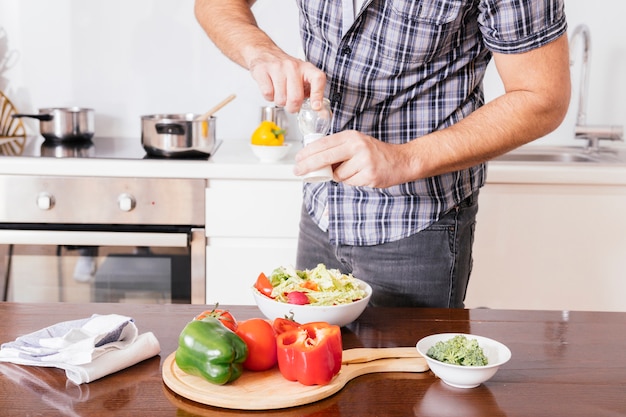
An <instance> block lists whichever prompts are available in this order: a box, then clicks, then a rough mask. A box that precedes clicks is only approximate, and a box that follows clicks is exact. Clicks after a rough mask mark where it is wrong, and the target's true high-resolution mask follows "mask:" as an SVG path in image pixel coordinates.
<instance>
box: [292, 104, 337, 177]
mask: <svg viewBox="0 0 626 417" xmlns="http://www.w3.org/2000/svg"><path fill="white" fill-rule="evenodd" d="M332 118H333V115H332V112H331V110H330V100H328V99H327V98H325V99H324V100H323V102H322V108H321V109H320V110H313V108H312V107H311V102H310V100H309V99H306V100H305V101H304V103H302V107H301V108H300V112H299V113H298V127H299V128H300V133H302V136H303V138H304V146H307V145H308V144H310V143H311V142H314V141H316V140H318V139H319V138H321V137H323V136H326V135H327V134H328V132H329V131H330V126H331V123H332ZM332 179H333V169H332V167H331V166H330V165H329V166H326V167H324V168H322V169H319V170H317V171H313V172H309V173H308V174H305V175H304V176H303V180H304V181H306V182H324V181H330V180H332Z"/></svg>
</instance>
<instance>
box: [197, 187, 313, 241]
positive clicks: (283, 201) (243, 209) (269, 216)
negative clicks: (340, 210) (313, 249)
mask: <svg viewBox="0 0 626 417" xmlns="http://www.w3.org/2000/svg"><path fill="white" fill-rule="evenodd" d="M301 204H302V181H300V180H297V181H287V180H281V181H268V180H263V181H256V180H210V181H209V184H208V188H207V190H206V233H207V236H209V237H257V238H268V237H272V238H274V237H281V238H295V237H297V235H298V224H299V221H300V208H301Z"/></svg>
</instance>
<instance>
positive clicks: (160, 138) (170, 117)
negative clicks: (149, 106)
mask: <svg viewBox="0 0 626 417" xmlns="http://www.w3.org/2000/svg"><path fill="white" fill-rule="evenodd" d="M198 116H199V115H197V114H193V113H185V114H153V115H147V116H142V117H141V144H142V145H143V147H144V149H145V150H146V152H147V153H148V154H149V155H154V156H164V157H173V158H175V157H180V158H184V157H202V156H209V155H211V152H213V150H214V148H215V143H216V140H215V124H216V119H215V117H210V118H208V119H206V120H195V119H196V117H198Z"/></svg>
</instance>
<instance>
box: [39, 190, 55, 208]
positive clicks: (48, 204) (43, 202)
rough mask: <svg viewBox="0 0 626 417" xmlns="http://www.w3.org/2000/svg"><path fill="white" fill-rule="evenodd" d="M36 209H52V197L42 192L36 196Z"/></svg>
mask: <svg viewBox="0 0 626 417" xmlns="http://www.w3.org/2000/svg"><path fill="white" fill-rule="evenodd" d="M37 207H39V208H40V209H41V210H50V209H51V208H52V207H54V196H53V195H52V194H50V193H47V192H45V191H44V192H42V193H39V195H37Z"/></svg>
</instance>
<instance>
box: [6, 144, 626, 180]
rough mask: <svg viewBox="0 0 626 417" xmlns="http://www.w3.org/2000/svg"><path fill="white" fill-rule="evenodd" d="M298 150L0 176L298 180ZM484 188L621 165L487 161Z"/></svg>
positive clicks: (229, 152)
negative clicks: (266, 158)
mask: <svg viewBox="0 0 626 417" xmlns="http://www.w3.org/2000/svg"><path fill="white" fill-rule="evenodd" d="M123 140H125V141H127V143H125V144H124V145H120V144H119V143H120V141H121V140H120V139H115V140H114V139H111V138H96V139H94V143H95V146H96V147H99V148H105V149H106V150H107V151H109V149H110V152H111V153H112V152H113V151H114V150H115V148H116V147H119V146H125V147H129V146H130V147H131V148H132V149H133V151H134V152H136V153H138V154H139V155H142V153H144V152H143V149H142V148H141V146H140V139H138V138H129V139H123ZM128 142H132V143H133V145H129V144H128ZM40 143H41V139H39V140H31V142H30V143H29V145H28V146H31V147H33V146H35V147H36V146H39V144H40ZM299 149H300V143H298V142H293V146H292V149H291V150H290V152H289V154H288V155H287V156H286V157H285V158H284V159H283V160H281V161H279V162H276V163H262V162H260V161H259V160H258V159H257V158H256V157H255V156H254V154H253V153H252V151H251V150H250V148H249V145H248V141H247V140H244V139H239V140H237V139H225V140H223V141H221V143H220V146H219V148H218V150H217V152H216V154H215V155H214V156H213V157H211V158H210V159H209V160H208V161H198V160H195V161H194V160H184V159H168V160H159V159H156V160H155V159H145V160H142V159H106V158H103V159H101V158H51V157H46V158H41V157H14V156H0V174H6V175H14V174H15V175H17V174H22V175H58V176H98V177H100V176H106V177H148V178H166V177H167V178H204V179H259V180H294V181H299V178H298V177H296V176H294V175H293V171H292V170H293V157H294V155H295V154H296V152H297V151H298V150H299ZM487 183H523V184H604V185H626V164H625V165H610V164H607V165H602V164H585V163H576V164H541V163H540V164H532V163H518V162H492V163H490V164H489V170H488V175H487Z"/></svg>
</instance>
